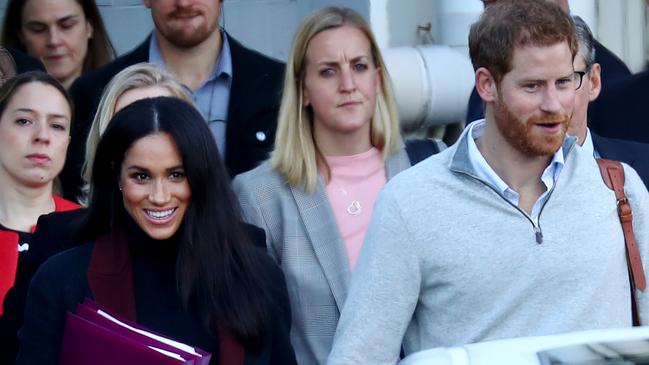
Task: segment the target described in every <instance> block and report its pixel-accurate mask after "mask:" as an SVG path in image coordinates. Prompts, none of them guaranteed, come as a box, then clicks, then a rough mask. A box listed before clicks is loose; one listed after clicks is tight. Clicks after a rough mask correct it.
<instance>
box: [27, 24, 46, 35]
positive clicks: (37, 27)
mask: <svg viewBox="0 0 649 365" xmlns="http://www.w3.org/2000/svg"><path fill="white" fill-rule="evenodd" d="M27 30H28V31H29V32H31V33H43V32H45V31H46V30H47V26H45V24H41V23H32V24H29V25H27Z"/></svg>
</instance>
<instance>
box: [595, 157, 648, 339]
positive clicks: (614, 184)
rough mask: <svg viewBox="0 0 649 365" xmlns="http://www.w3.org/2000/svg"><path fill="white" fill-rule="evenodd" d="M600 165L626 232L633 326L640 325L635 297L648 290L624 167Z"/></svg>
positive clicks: (607, 162) (604, 162) (602, 162)
mask: <svg viewBox="0 0 649 365" xmlns="http://www.w3.org/2000/svg"><path fill="white" fill-rule="evenodd" d="M596 161H597V164H598V165H599V169H600V172H601V174H602V179H603V180H604V183H605V184H606V186H608V188H609V189H611V190H613V192H615V199H616V201H617V214H618V216H619V217H620V223H621V225H622V232H624V241H625V243H626V259H627V264H628V270H629V281H630V283H631V309H632V311H633V325H634V326H639V325H640V316H639V314H638V304H637V301H636V297H635V289H639V290H640V291H644V290H645V289H646V288H647V282H646V279H645V274H644V267H643V266H642V258H641V257H640V251H639V250H638V242H637V241H636V239H635V235H634V234H633V211H632V210H631V204H629V200H628V199H627V197H626V194H625V192H624V167H623V166H622V164H621V163H620V162H618V161H612V160H605V159H600V158H598V159H596Z"/></svg>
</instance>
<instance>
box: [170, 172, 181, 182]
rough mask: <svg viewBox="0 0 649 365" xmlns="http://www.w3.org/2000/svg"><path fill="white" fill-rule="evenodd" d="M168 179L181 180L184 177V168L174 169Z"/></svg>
mask: <svg viewBox="0 0 649 365" xmlns="http://www.w3.org/2000/svg"><path fill="white" fill-rule="evenodd" d="M169 179H170V180H171V181H182V180H184V179H185V171H184V170H174V171H172V172H171V173H170V174H169Z"/></svg>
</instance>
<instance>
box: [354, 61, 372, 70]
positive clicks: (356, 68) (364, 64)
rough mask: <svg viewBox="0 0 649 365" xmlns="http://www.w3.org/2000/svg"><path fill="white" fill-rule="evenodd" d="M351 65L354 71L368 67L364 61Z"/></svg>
mask: <svg viewBox="0 0 649 365" xmlns="http://www.w3.org/2000/svg"><path fill="white" fill-rule="evenodd" d="M353 67H354V70H355V71H359V72H360V71H365V70H367V69H368V68H369V66H368V65H367V63H365V62H358V63H355V64H354V66H353Z"/></svg>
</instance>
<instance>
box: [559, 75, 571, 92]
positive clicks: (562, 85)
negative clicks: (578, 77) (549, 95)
mask: <svg viewBox="0 0 649 365" xmlns="http://www.w3.org/2000/svg"><path fill="white" fill-rule="evenodd" d="M574 81H575V79H574V77H563V78H560V79H558V80H557V81H556V85H557V89H562V90H563V89H568V88H571V87H572V85H573V83H574Z"/></svg>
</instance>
